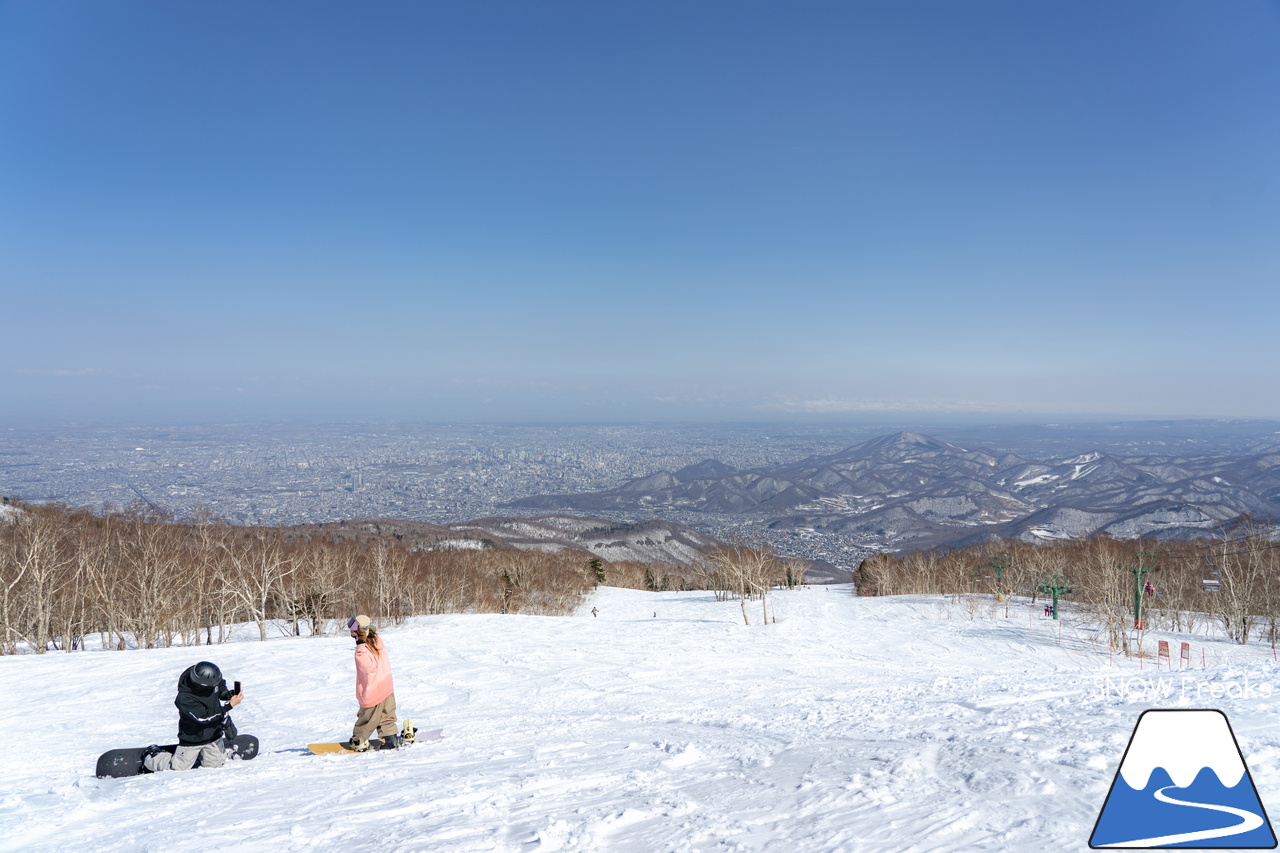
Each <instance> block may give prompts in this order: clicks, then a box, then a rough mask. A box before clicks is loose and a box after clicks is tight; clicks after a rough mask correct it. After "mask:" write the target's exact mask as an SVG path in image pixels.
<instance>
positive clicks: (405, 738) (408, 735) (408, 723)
mask: <svg viewBox="0 0 1280 853" xmlns="http://www.w3.org/2000/svg"><path fill="white" fill-rule="evenodd" d="M417 736H418V730H417V729H415V728H414V727H413V720H405V721H404V730H403V731H402V732H400V740H401V741H402V742H403V743H413V739H414V738H415V737H417Z"/></svg>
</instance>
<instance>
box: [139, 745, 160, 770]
mask: <svg viewBox="0 0 1280 853" xmlns="http://www.w3.org/2000/svg"><path fill="white" fill-rule="evenodd" d="M162 752H164V750H163V749H161V748H160V746H159V745H158V744H154V743H153V744H151V746H149V747H147V748H146V749H144V750H142V772H143V773H154V772H155V771H154V770H152V769H151V766H150V765H148V764H147V762H148V761H152V762H154V761H155V757H156V756H157V755H159V754H160V753H162Z"/></svg>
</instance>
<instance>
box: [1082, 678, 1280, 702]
mask: <svg viewBox="0 0 1280 853" xmlns="http://www.w3.org/2000/svg"><path fill="white" fill-rule="evenodd" d="M1094 685H1095V686H1096V688H1097V690H1098V696H1099V698H1102V699H1120V700H1122V701H1137V702H1154V701H1156V700H1159V699H1178V700H1185V701H1188V702H1201V701H1204V700H1207V699H1269V698H1271V695H1272V693H1273V692H1274V688H1273V687H1272V685H1271V684H1270V683H1269V682H1262V683H1258V682H1255V681H1251V680H1250V679H1249V676H1247V675H1246V676H1245V677H1244V678H1242V679H1240V680H1238V681H1234V680H1229V679H1227V680H1221V681H1205V680H1203V679H1200V678H1194V677H1192V676H1189V675H1178V676H1174V675H1131V676H1112V675H1105V676H1095V677H1094Z"/></svg>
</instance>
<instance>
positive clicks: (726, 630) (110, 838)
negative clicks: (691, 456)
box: [0, 586, 1280, 853]
mask: <svg viewBox="0 0 1280 853" xmlns="http://www.w3.org/2000/svg"><path fill="white" fill-rule="evenodd" d="M770 599H771V602H772V607H773V612H774V614H775V615H776V622H772V623H770V624H767V625H766V624H761V620H760V613H759V608H758V607H757V608H755V609H753V608H750V607H749V608H748V615H749V617H750V618H751V621H752V624H751V625H749V626H747V625H743V620H742V612H741V609H740V608H739V606H738V604H737V603H736V602H718V601H716V600H715V597H714V595H713V594H712V593H710V592H666V593H647V592H638V591H633V590H621V589H613V588H600V589H599V590H597V591H596V592H595V593H594V594H593V595H592V596H591V597H590V598H589V599H588V600H587V602H586V603H585V604H584V605H583V606H582V607H581V608H580V609H579V610H578V611H577V612H576V613H575V614H574V615H572V616H567V617H539V616H511V615H506V616H502V615H445V616H434V617H421V618H417V619H414V620H410V621H408V622H406V623H405V624H403V625H399V626H388V627H387V628H386V629H385V632H384V636H385V637H386V640H387V643H388V646H389V648H390V650H391V654H392V655H393V660H394V665H395V679H396V696H397V700H398V703H399V707H400V713H401V715H402V716H412V717H413V718H414V719H415V720H416V721H417V723H418V725H419V726H421V727H424V728H428V727H429V728H436V727H439V728H443V729H444V732H445V738H444V739H443V740H441V741H440V742H438V743H433V744H423V745H419V746H415V747H414V748H411V749H407V750H403V751H400V752H394V753H389V754H387V753H380V754H368V755H356V756H338V757H329V756H316V755H312V754H310V753H309V752H307V750H306V744H307V743H309V742H315V741H321V740H334V739H338V738H341V737H344V736H346V735H347V734H349V732H350V728H351V723H352V720H353V717H354V699H353V680H354V676H353V672H352V663H351V648H352V647H351V641H350V640H349V639H348V638H346V637H339V638H334V637H302V638H292V637H286V636H283V635H281V636H278V637H274V638H272V639H270V640H269V641H267V642H265V643H264V642H259V641H258V640H257V639H256V629H255V630H253V631H250V630H249V629H247V628H246V629H244V630H242V631H241V632H240V633H239V635H238V637H237V641H234V642H231V643H228V644H226V645H221V646H214V647H200V648H169V649H158V650H146V651H125V652H115V651H112V652H94V651H87V652H77V653H73V654H65V653H52V652H51V653H48V654H45V655H33V654H24V655H18V656H10V657H4V658H0V695H4V696H5V697H6V699H5V701H4V702H3V703H0V742H3V743H4V744H6V748H4V749H3V750H0V777H2V778H3V779H4V785H3V787H2V788H0V826H3V828H4V831H3V832H2V833H0V850H15V851H16V850H23V851H68V850H95V851H138V850H157V851H159V850H165V851H204V850H215V849H216V850H251V849H254V850H279V851H303V850H366V849H367V850H379V851H426V850H430V851H438V853H453V852H454V851H457V853H460V851H480V850H486V851H487V850H495V851H552V850H560V851H580V853H588V851H590V852H591V853H598V851H623V852H624V853H654V851H710V850H716V851H786V852H787V853H805V851H811V852H812V853H819V851H821V853H828V851H833V850H841V851H859V850H866V851H975V850H990V851H1009V850H1050V849H1052V850H1086V849H1088V848H1087V845H1088V840H1089V835H1090V832H1091V831H1092V830H1093V827H1094V823H1095V821H1096V819H1097V817H1098V813H1099V810H1100V808H1101V807H1102V803H1103V800H1104V799H1105V797H1106V795H1107V791H1108V789H1109V788H1110V786H1111V783H1112V780H1113V778H1114V777H1115V774H1116V770H1117V768H1118V767H1119V764H1120V759H1121V756H1122V753H1123V751H1124V748H1125V745H1126V743H1127V742H1128V740H1129V737H1130V735H1131V733H1132V731H1133V728H1134V725H1135V723H1136V721H1137V719H1138V717H1139V715H1140V714H1141V712H1142V711H1144V710H1146V709H1148V708H1153V707H1164V708H1175V707H1213V708H1219V709H1221V710H1222V711H1223V712H1224V713H1226V714H1227V715H1228V716H1229V717H1230V721H1231V725H1232V728H1233V730H1234V732H1235V735H1236V737H1237V738H1238V739H1239V742H1240V746H1241V749H1242V751H1243V753H1244V758H1245V760H1246V762H1248V765H1249V770H1250V772H1251V774H1252V777H1253V779H1254V781H1255V782H1256V784H1257V788H1258V793H1259V795H1260V797H1261V800H1262V802H1263V804H1264V805H1266V806H1267V807H1268V808H1273V807H1274V806H1273V804H1280V727H1278V726H1276V725H1275V720H1276V715H1277V712H1278V711H1280V685H1277V678H1276V676H1277V672H1278V671H1280V670H1278V665H1277V663H1276V662H1275V661H1274V660H1273V659H1272V655H1271V649H1270V647H1269V646H1263V645H1260V644H1255V645H1250V646H1243V647H1242V646H1236V645H1234V644H1232V643H1230V642H1229V641H1225V640H1222V639H1211V638H1209V639H1207V638H1206V637H1204V636H1195V637H1185V638H1184V637H1181V636H1179V635H1173V634H1170V635H1167V638H1168V639H1171V640H1174V641H1178V640H1181V639H1190V640H1192V641H1193V642H1195V644H1196V647H1197V656H1196V663H1197V667H1196V668H1194V669H1188V670H1183V671H1180V672H1179V671H1174V672H1170V671H1168V670H1167V669H1166V670H1162V671H1160V672H1157V671H1156V669H1155V662H1154V660H1153V659H1146V660H1144V661H1142V662H1141V663H1140V662H1139V661H1138V660H1137V659H1124V658H1116V659H1113V660H1111V661H1109V660H1108V656H1107V654H1106V651H1105V646H1103V647H1102V651H1101V652H1099V646H1098V645H1097V643H1096V642H1094V641H1093V640H1092V637H1091V635H1090V632H1089V630H1088V626H1087V625H1084V624H1082V623H1077V622H1072V621H1071V620H1070V619H1068V620H1067V621H1066V627H1065V628H1063V630H1062V634H1061V636H1059V629H1060V627H1062V626H1061V625H1060V624H1059V623H1055V622H1054V621H1053V620H1050V619H1044V618H1043V615H1042V613H1040V612H1039V611H1040V606H1037V607H1036V608H1031V607H1029V606H1028V604H1026V603H1024V602H1021V601H1014V602H1011V603H1010V604H1009V608H1008V613H1009V615H1008V616H1007V617H1006V616H1005V615H1004V613H1005V609H1004V608H1003V607H1000V608H996V607H992V606H989V605H983V606H981V607H977V608H975V607H974V606H972V602H969V603H968V604H966V603H962V602H958V601H956V600H953V599H949V598H943V597H903V598H878V599H873V598H856V597H854V596H852V595H850V589H849V587H847V586H845V587H830V588H823V587H816V588H810V589H797V590H791V591H775V592H774V593H772V595H771V596H770ZM593 608H594V609H595V611H596V613H597V614H598V615H596V616H593V615H592V612H591V611H592V609H593ZM1165 637H1166V635H1161V638H1165ZM241 638H242V641H240V639H241ZM1154 639H1155V638H1154V637H1152V638H1151V640H1152V641H1153V640H1154ZM1150 645H1152V646H1154V643H1153V642H1150ZM1202 647H1204V648H1205V649H1206V652H1205V654H1204V656H1203V657H1204V660H1205V661H1207V665H1206V666H1207V668H1201V666H1200V665H1199V664H1200V663H1201V655H1200V653H1199V650H1200V649H1201V648H1202ZM204 658H209V659H212V660H214V661H216V662H217V663H218V665H219V666H220V667H221V668H222V670H223V672H224V673H226V675H227V677H229V678H232V679H235V680H239V681H241V682H242V683H243V686H244V691H245V701H244V702H243V704H242V705H241V706H240V708H239V709H237V711H236V713H235V719H236V722H237V724H238V725H239V728H240V730H241V731H242V732H246V733H252V734H254V735H257V736H258V738H259V739H260V741H261V752H260V754H259V755H258V757H257V758H256V759H255V760H254V761H252V762H244V763H239V762H232V763H229V764H228V765H227V766H226V767H225V768H222V769H219V770H207V771H202V770H194V771H190V772H186V773H172V774H166V775H163V776H161V775H154V776H141V777H136V778H131V779H121V780H114V779H97V778H95V777H94V775H93V769H94V760H95V759H96V757H97V756H98V754H99V753H101V752H103V751H104V750H106V749H110V748H113V747H119V746H131V745H137V744H145V743H148V742H153V741H155V742H165V741H166V740H171V739H172V735H173V731H172V729H173V727H174V719H175V712H174V709H173V706H172V701H173V691H174V684H175V680H176V678H177V676H178V674H179V673H180V672H181V671H182V669H183V668H184V667H186V666H189V665H190V664H191V663H194V662H195V661H197V660H201V659H204ZM1263 694H1266V695H1263ZM36 708H38V709H39V712H38V713H36V712H34V711H33V709H36Z"/></svg>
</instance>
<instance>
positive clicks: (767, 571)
mask: <svg viewBox="0 0 1280 853" xmlns="http://www.w3.org/2000/svg"><path fill="white" fill-rule="evenodd" d="M805 565H806V564H805V563H804V561H802V560H796V559H792V558H788V557H781V556H779V555H778V553H777V551H775V550H774V549H773V548H772V547H770V546H769V545H765V544H754V545H748V544H744V543H731V544H728V545H722V546H721V547H719V548H716V549H714V550H712V551H710V552H708V553H707V554H706V555H705V556H704V557H703V559H702V562H701V565H700V569H701V578H700V586H702V587H703V588H704V589H711V590H715V593H716V599H717V600H719V601H727V600H733V599H737V600H738V602H739V604H740V605H741V607H742V621H743V623H744V624H747V625H750V624H751V620H750V619H749V618H748V617H747V602H748V601H754V600H758V601H759V602H760V610H761V614H762V618H763V620H764V622H765V623H766V624H767V623H768V622H769V609H768V608H769V604H768V597H769V591H770V590H772V589H773V588H774V587H775V586H787V587H793V586H798V585H800V584H803V583H804V570H805Z"/></svg>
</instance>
